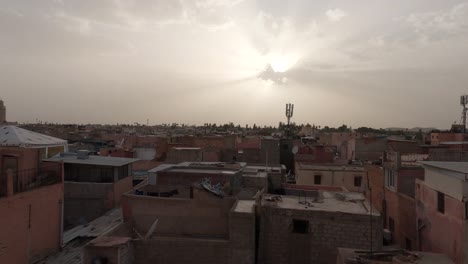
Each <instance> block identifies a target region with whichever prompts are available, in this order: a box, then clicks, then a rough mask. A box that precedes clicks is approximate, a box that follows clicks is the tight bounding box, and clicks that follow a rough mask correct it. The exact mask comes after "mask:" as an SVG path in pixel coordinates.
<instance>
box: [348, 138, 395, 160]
mask: <svg viewBox="0 0 468 264" xmlns="http://www.w3.org/2000/svg"><path fill="white" fill-rule="evenodd" d="M386 147H387V139H385V138H382V139H379V138H361V139H356V155H355V158H356V159H358V160H370V161H375V160H379V159H380V157H382V154H383V152H384V151H385V148H386Z"/></svg>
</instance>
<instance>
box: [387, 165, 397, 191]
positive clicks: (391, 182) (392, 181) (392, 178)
mask: <svg viewBox="0 0 468 264" xmlns="http://www.w3.org/2000/svg"><path fill="white" fill-rule="evenodd" d="M385 186H387V187H390V188H393V189H395V188H396V173H395V172H394V171H393V170H391V169H385Z"/></svg>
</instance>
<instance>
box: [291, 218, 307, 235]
mask: <svg viewBox="0 0 468 264" xmlns="http://www.w3.org/2000/svg"><path fill="white" fill-rule="evenodd" d="M293 233H298V234H307V233H309V221H307V220H298V219H293Z"/></svg>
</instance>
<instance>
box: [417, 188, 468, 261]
mask: <svg viewBox="0 0 468 264" xmlns="http://www.w3.org/2000/svg"><path fill="white" fill-rule="evenodd" d="M416 185H417V191H416V200H417V208H416V215H417V219H418V220H419V222H420V226H421V227H420V232H419V243H420V246H421V248H420V249H421V250H422V251H431V252H435V253H443V254H445V255H446V256H448V257H450V258H451V259H452V260H453V261H454V262H455V263H457V264H461V263H467V261H468V259H467V256H466V255H465V254H464V251H465V250H466V248H467V246H466V241H467V240H466V236H465V233H466V227H465V225H466V223H465V222H466V221H465V220H464V203H463V202H460V201H459V200H458V199H455V198H453V197H450V196H448V195H445V213H440V212H439V211H438V210H437V191H436V190H434V189H433V188H431V187H430V186H428V185H427V184H426V183H425V182H423V181H420V180H418V181H417V182H416Z"/></svg>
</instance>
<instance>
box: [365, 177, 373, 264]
mask: <svg viewBox="0 0 468 264" xmlns="http://www.w3.org/2000/svg"><path fill="white" fill-rule="evenodd" d="M366 176H367V188H368V189H369V200H370V201H369V203H370V256H371V259H372V257H373V253H372V250H373V245H372V187H371V185H370V181H369V172H366Z"/></svg>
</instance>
